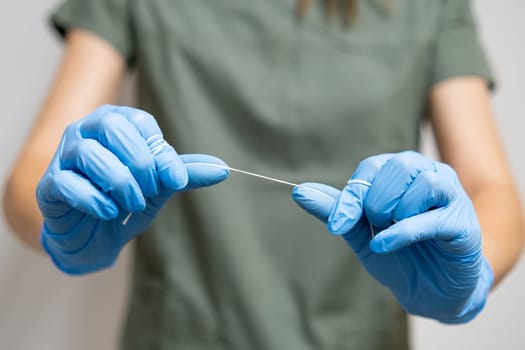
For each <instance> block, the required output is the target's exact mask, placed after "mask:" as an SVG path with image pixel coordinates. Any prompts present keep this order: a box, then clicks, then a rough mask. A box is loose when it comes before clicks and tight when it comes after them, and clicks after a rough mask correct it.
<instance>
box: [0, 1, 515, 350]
mask: <svg viewBox="0 0 525 350" xmlns="http://www.w3.org/2000/svg"><path fill="white" fill-rule="evenodd" d="M86 1H89V0H86ZM56 4H57V0H40V1H23V0H18V1H17V0H0V43H1V46H0V47H1V49H0V50H1V51H0V101H1V117H0V130H1V133H2V137H1V141H0V142H1V145H0V164H1V166H0V182H2V183H3V182H4V180H5V178H6V175H7V172H8V169H9V167H10V166H11V164H12V162H13V161H14V159H15V156H16V154H17V152H18V151H19V149H20V147H21V145H22V143H23V142H24V139H25V137H26V136H27V133H28V132H29V129H30V127H31V123H32V120H33V118H34V116H35V114H36V113H37V111H38V109H39V107H40V105H41V103H42V101H43V98H44V96H45V92H46V90H47V89H48V87H49V84H50V81H51V78H52V76H53V74H54V71H55V69H56V67H57V65H58V64H59V61H60V43H59V41H58V40H57V39H56V37H55V36H54V35H52V34H51V32H50V30H49V26H48V25H47V16H48V14H49V12H50V11H51V9H52V8H53V6H55V5H56ZM474 4H475V10H476V14H477V16H478V20H479V25H480V34H481V37H482V40H483V43H484V45H485V47H486V49H487V52H488V54H489V57H490V60H491V63H492V65H493V68H494V70H495V72H496V74H497V77H498V82H499V86H498V90H497V92H496V93H495V95H494V98H493V100H494V109H495V111H496V116H497V124H498V126H499V128H500V132H501V134H502V136H503V139H504V144H505V147H506V150H507V154H508V156H509V158H510V161H511V163H512V167H513V170H514V173H515V176H516V178H517V180H518V184H519V186H520V191H521V193H522V198H525V196H524V195H523V194H525V162H524V160H525V157H524V156H523V149H524V146H525V141H524V139H523V136H522V133H523V130H524V123H525V122H524V120H523V117H524V111H525V98H524V97H525V88H524V84H525V83H524V82H525V79H524V78H525V67H524V65H525V41H524V39H523V36H524V34H525V22H524V21H523V15H524V14H525V3H524V2H523V1H522V0H507V1H491V0H475V1H474ZM466 132H468V130H466ZM423 134H424V143H423V151H424V152H426V153H427V154H429V155H434V154H435V153H434V148H433V143H432V138H431V137H430V132H429V130H428V129H424V130H423ZM480 171H490V170H489V169H483V170H481V169H480ZM130 259H131V254H130V250H129V248H128V250H126V251H125V252H124V254H123V256H122V257H121V259H120V260H119V263H118V264H117V266H116V267H115V268H113V269H111V270H109V271H105V272H102V273H98V274H95V275H91V276H87V277H82V278H71V277H67V276H64V275H62V274H60V273H59V272H57V271H56V270H55V269H54V268H53V267H52V266H51V264H50V263H49V262H48V260H47V259H46V258H45V257H43V256H39V255H37V254H35V253H33V252H31V251H30V250H28V249H27V248H25V247H24V246H22V245H21V244H20V243H19V242H18V241H17V239H16V238H14V237H13V236H12V235H11V234H10V233H9V230H8V228H7V227H6V225H5V222H4V220H3V218H2V219H0V349H16V350H18V349H24V350H25V349H42V350H45V349H54V350H70V349H76V350H84V349H86V350H87V349H102V350H105V349H107V350H109V349H115V347H116V343H117V339H118V335H119V331H120V328H119V325H120V322H121V320H122V317H123V310H124V305H125V303H126V298H127V286H128V279H127V277H126V275H127V272H128V271H129V262H130ZM524 287H525V263H524V262H523V259H522V260H521V262H520V264H518V266H517V267H516V268H515V269H514V270H513V272H512V273H511V274H510V275H509V276H508V277H507V278H506V279H505V280H504V282H503V283H502V284H501V285H500V286H499V288H498V289H497V290H496V291H495V292H494V293H493V294H492V296H491V298H490V300H489V302H488V305H487V307H486V309H485V311H484V312H483V313H482V314H481V315H480V316H479V317H478V318H477V319H476V320H474V321H473V322H471V323H469V324H467V325H462V326H443V325H440V324H438V323H436V322H433V321H429V320H423V319H421V318H412V319H411V322H412V326H413V328H412V329H413V332H412V341H413V345H414V346H413V348H414V349H416V350H421V349H425V350H433V349H444V348H445V349H450V350H454V349H496V348H501V349H523V348H525V346H524V345H523V344H522V343H523V340H524V339H525V335H524V333H525V322H524V320H525V316H524V313H525V302H524V301H523V298H524V297H525V293H524V291H525V288H524Z"/></svg>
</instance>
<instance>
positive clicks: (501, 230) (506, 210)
mask: <svg viewBox="0 0 525 350" xmlns="http://www.w3.org/2000/svg"><path fill="white" fill-rule="evenodd" d="M470 197H471V199H472V202H473V204H474V206H475V208H476V212H477V215H478V219H479V222H480V224H481V230H482V233H483V255H484V256H485V258H486V259H487V260H488V262H489V264H490V266H491V268H492V270H493V273H494V286H496V285H497V284H498V282H500V281H501V279H502V278H503V277H504V276H505V274H506V273H507V272H509V271H510V269H511V268H512V266H513V265H514V263H515V262H516V261H517V259H518V257H519V255H520V253H521V251H522V248H523V243H524V233H525V229H524V222H523V216H522V213H521V211H520V208H521V206H520V199H519V197H518V195H517V193H516V189H515V187H514V186H512V185H499V186H493V187H491V188H487V189H480V190H474V191H472V194H471V196H470Z"/></svg>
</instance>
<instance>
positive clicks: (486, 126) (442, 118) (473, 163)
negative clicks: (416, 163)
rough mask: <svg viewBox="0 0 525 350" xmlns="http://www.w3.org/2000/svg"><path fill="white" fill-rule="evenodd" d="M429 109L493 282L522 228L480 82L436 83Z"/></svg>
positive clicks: (518, 247)
mask: <svg viewBox="0 0 525 350" xmlns="http://www.w3.org/2000/svg"><path fill="white" fill-rule="evenodd" d="M430 114H431V123H432V127H433V129H434V132H435V136H436V141H437V145H438V148H439V152H440V154H441V157H442V159H443V161H444V162H446V163H448V164H450V165H451V166H452V167H453V168H454V169H455V170H456V172H457V173H458V176H459V178H460V181H461V183H462V185H463V187H464V188H465V190H466V191H467V193H468V195H469V196H470V198H471V200H472V202H473V203H474V206H475V208H476V212H477V215H478V219H479V221H480V223H481V228H482V232H483V253H484V255H485V257H486V258H487V260H488V261H489V263H490V265H491V267H492V269H493V272H494V277H495V284H497V283H498V282H499V281H500V280H501V279H502V278H503V276H504V275H505V274H506V273H507V272H508V271H509V270H510V269H511V267H512V266H513V265H514V263H515V262H516V260H517V259H518V257H519V255H520V253H521V251H522V247H523V243H524V232H525V229H524V223H523V217H522V207H521V204H520V199H519V195H518V190H517V188H516V186H515V184H514V179H513V177H512V174H511V171H510V168H509V164H508V162H507V160H506V157H505V152H504V150H503V147H502V144H501V142H500V140H499V136H498V132H497V128H496V126H495V124H494V120H493V115H492V111H491V107H490V98H489V93H488V90H487V87H486V82H485V81H484V80H482V79H480V78H474V77H472V78H467V77H464V78H456V79H450V80H446V81H444V82H442V83H440V84H438V85H437V86H435V87H434V89H433V90H432V92H431V94H430Z"/></svg>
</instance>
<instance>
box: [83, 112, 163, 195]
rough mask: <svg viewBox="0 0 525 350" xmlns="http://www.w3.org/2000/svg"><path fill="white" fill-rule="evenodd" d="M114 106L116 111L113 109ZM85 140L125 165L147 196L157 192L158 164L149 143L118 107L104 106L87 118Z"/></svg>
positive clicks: (84, 132) (84, 122)
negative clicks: (93, 143)
mask: <svg viewBox="0 0 525 350" xmlns="http://www.w3.org/2000/svg"><path fill="white" fill-rule="evenodd" d="M111 107H113V108H111ZM79 131H80V134H81V136H82V137H84V138H92V139H95V140H97V141H98V142H99V143H100V144H101V145H102V146H104V147H106V148H107V149H108V150H110V151H111V152H113V153H114V154H115V155H116V156H117V157H118V158H119V159H120V161H121V162H122V163H123V164H124V165H126V166H127V167H128V168H129V170H130V171H131V173H132V174H133V176H134V177H135V180H136V181H137V183H138V184H139V185H140V188H141V189H142V191H143V193H144V195H145V196H147V197H152V196H155V195H156V194H157V192H158V177H157V171H156V167H155V161H154V159H153V155H152V154H151V152H150V150H149V148H148V146H147V145H146V140H145V139H144V138H143V137H142V136H141V134H140V133H139V131H138V130H137V128H135V126H134V125H133V124H131V123H130V122H129V121H128V119H127V118H126V117H125V116H124V115H122V112H119V110H118V109H117V107H115V106H103V107H101V108H99V109H97V110H96V111H95V112H93V113H92V114H90V115H89V116H88V117H86V118H84V119H83V120H82V121H81V123H80V127H79Z"/></svg>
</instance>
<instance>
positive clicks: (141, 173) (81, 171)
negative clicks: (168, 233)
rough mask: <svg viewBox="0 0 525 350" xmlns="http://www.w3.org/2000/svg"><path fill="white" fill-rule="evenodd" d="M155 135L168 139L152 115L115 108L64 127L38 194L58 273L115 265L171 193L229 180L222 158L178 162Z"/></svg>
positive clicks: (186, 158) (194, 156)
mask: <svg viewBox="0 0 525 350" xmlns="http://www.w3.org/2000/svg"><path fill="white" fill-rule="evenodd" d="M154 135H157V136H159V135H160V136H162V133H161V130H160V128H159V126H158V125H157V123H156V121H155V119H154V117H153V116H151V115H150V114H148V113H146V112H144V111H142V110H139V109H135V108H130V107H117V106H111V105H107V106H102V107H100V108H98V109H97V110H95V111H94V112H93V113H91V114H90V115H88V116H87V117H85V118H83V119H81V120H79V121H77V122H75V123H73V124H71V125H70V126H68V127H67V128H66V130H65V132H64V134H63V136H62V139H61V141H60V144H59V146H58V149H57V151H56V153H55V155H54V157H53V159H52V161H51V163H50V165H49V167H48V169H47V170H46V172H45V173H44V175H43V177H42V178H41V180H40V182H39V184H38V186H37V191H36V196H37V202H38V205H39V207H40V210H41V212H42V215H43V219H44V222H43V225H42V232H41V241H42V245H43V247H44V249H45V251H46V252H47V253H48V254H49V256H50V257H51V259H52V260H53V262H54V263H55V265H56V266H57V267H58V268H59V269H60V270H62V271H63V272H66V273H69V274H84V273H88V272H93V271H97V270H100V269H104V268H107V267H109V266H112V265H113V264H114V263H115V261H116V259H117V257H118V254H119V252H120V251H121V249H122V248H123V247H124V245H125V244H126V243H127V242H129V241H130V240H131V239H133V238H134V237H135V236H137V235H138V234H140V233H142V232H144V231H145V230H146V229H147V228H148V226H149V225H150V223H151V222H152V220H153V219H154V218H155V216H156V214H157V213H158V212H159V210H160V209H161V208H162V206H163V204H164V203H165V202H166V201H167V200H168V199H169V198H170V197H171V196H172V195H173V194H175V193H176V192H179V191H187V190H191V189H195V188H199V187H203V186H210V185H213V184H216V183H218V182H220V181H222V180H224V179H225V178H226V177H227V176H228V175H229V170H228V168H227V166H226V164H225V163H224V162H223V161H222V160H220V159H218V158H216V157H213V156H209V155H203V154H186V155H178V154H177V152H176V151H175V149H174V148H173V147H171V146H170V145H168V144H167V143H166V144H165V145H164V146H165V147H161V148H157V149H153V147H155V146H156V145H158V142H157V143H156V144H155V145H153V144H152V143H151V142H147V141H148V140H151V137H152V136H154ZM152 139H155V137H153V138H152ZM160 140H161V141H162V140H163V139H162V138H160ZM156 152H158V153H156ZM130 213H131V216H130V217H129V220H128V221H127V222H126V224H124V223H123V222H124V220H125V219H126V218H128V215H129V214H130Z"/></svg>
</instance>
